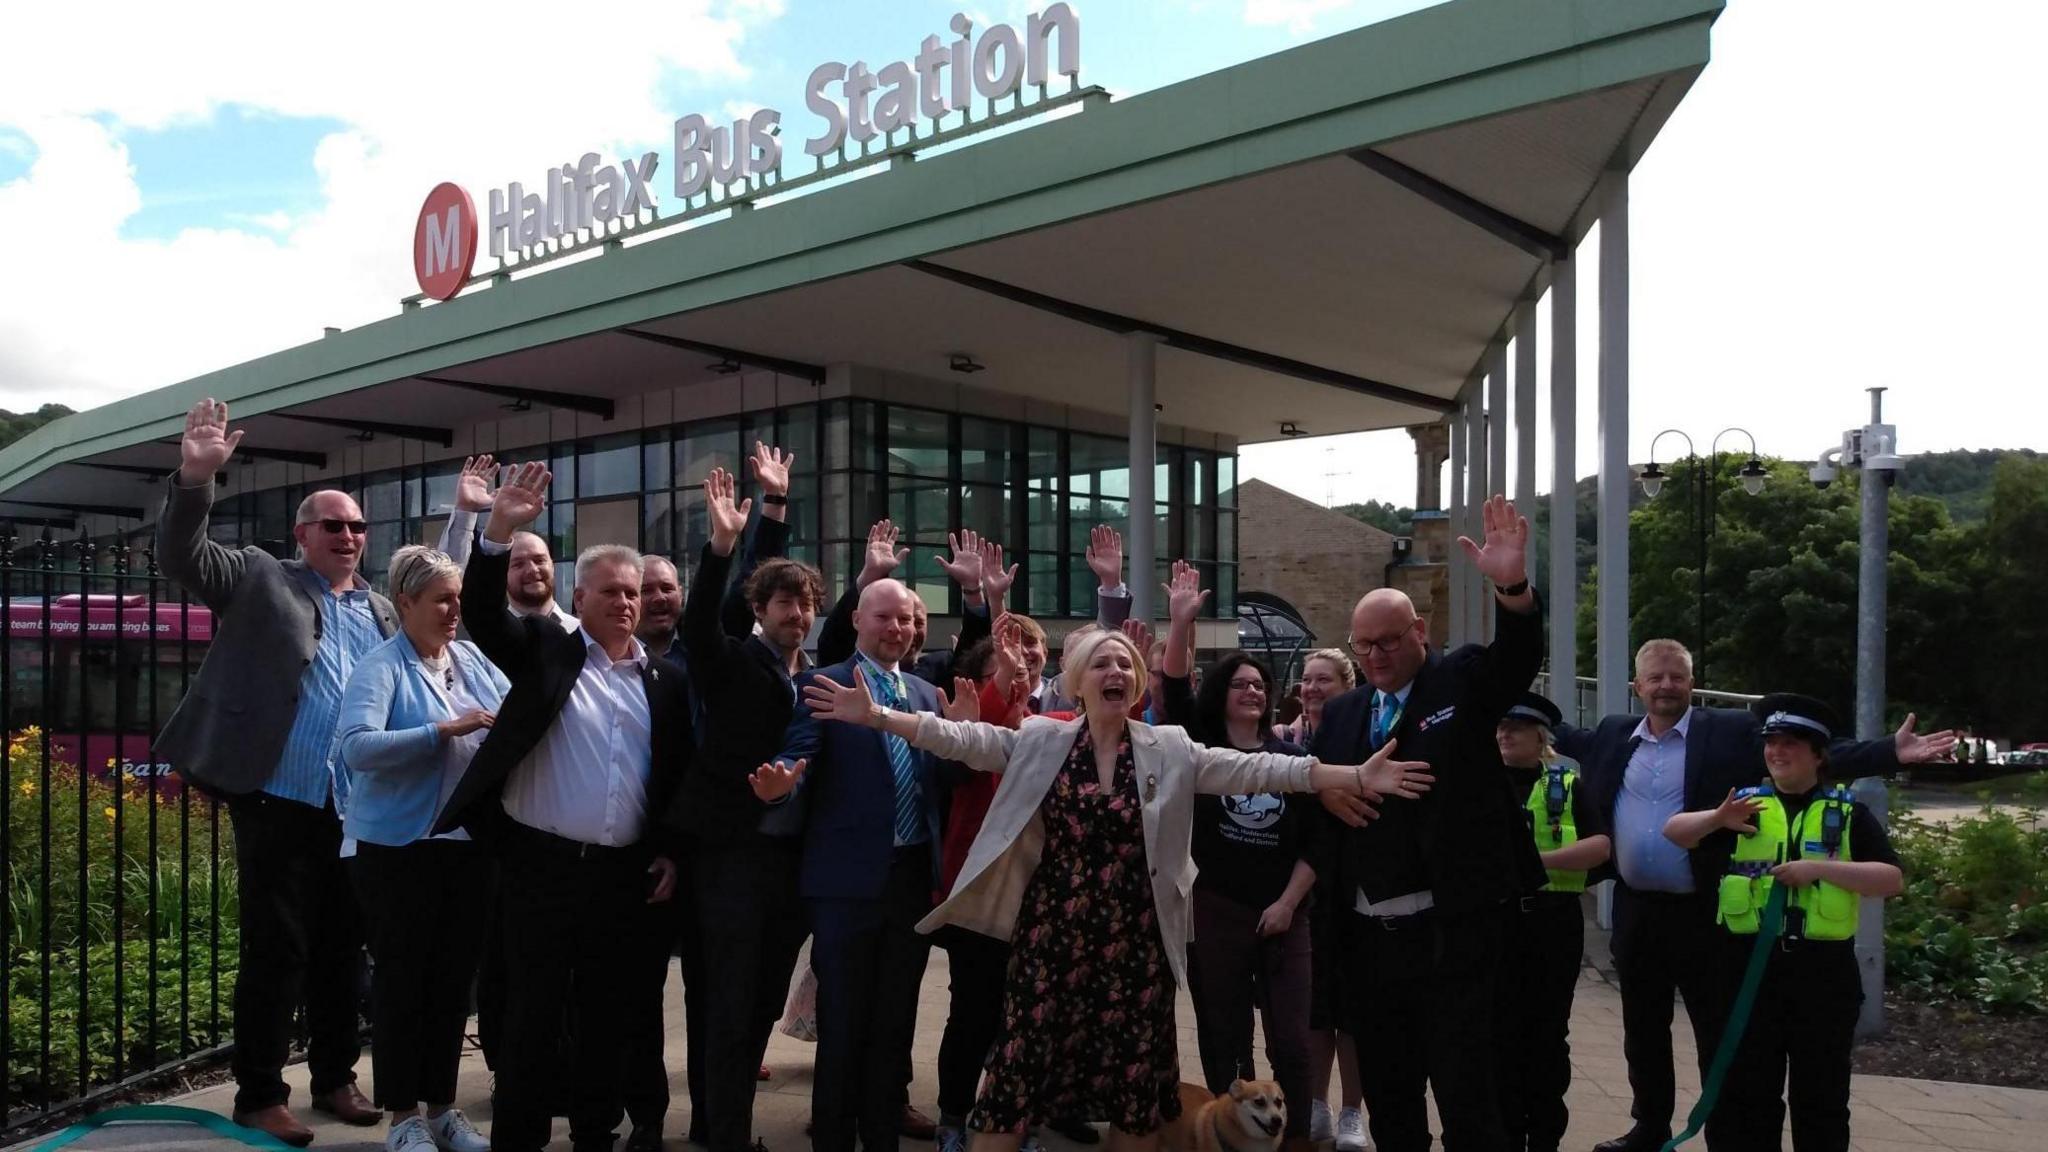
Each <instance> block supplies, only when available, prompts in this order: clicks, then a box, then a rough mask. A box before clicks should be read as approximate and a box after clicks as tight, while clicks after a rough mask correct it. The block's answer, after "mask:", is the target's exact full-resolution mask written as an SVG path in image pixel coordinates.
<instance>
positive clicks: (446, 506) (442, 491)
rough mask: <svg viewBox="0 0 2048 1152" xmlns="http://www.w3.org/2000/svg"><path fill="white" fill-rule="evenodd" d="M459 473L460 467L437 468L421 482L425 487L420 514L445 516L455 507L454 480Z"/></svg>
mask: <svg viewBox="0 0 2048 1152" xmlns="http://www.w3.org/2000/svg"><path fill="white" fill-rule="evenodd" d="M460 474H461V469H460V468H437V469H436V470H435V471H434V472H433V473H432V474H429V475H428V476H427V477H426V478H425V480H423V481H422V482H421V486H422V487H423V488H424V489H425V501H424V505H423V507H422V508H421V514H422V515H426V516H445V515H447V514H448V513H449V512H450V511H452V510H453V509H454V508H455V481H456V478H457V477H458V476H459V475H460Z"/></svg>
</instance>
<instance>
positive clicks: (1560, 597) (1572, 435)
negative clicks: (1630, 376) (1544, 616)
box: [1532, 259, 1598, 725]
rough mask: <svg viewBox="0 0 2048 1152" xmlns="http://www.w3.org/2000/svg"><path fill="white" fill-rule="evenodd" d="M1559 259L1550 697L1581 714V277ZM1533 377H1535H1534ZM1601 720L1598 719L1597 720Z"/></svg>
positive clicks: (1554, 306) (1554, 300) (1553, 284)
mask: <svg viewBox="0 0 2048 1152" xmlns="http://www.w3.org/2000/svg"><path fill="white" fill-rule="evenodd" d="M1578 266H1579V265H1578V261H1577V260H1574V259H1566V260H1559V261H1558V262H1557V263H1556V264H1554V265H1552V266H1551V277H1550V589H1549V596H1548V599H1549V601H1550V602H1549V603H1548V604H1546V605H1545V606H1544V607H1545V608H1546V609H1547V610H1548V611H1549V613H1550V692H1551V696H1550V698H1551V700H1552V701H1553V702H1555V703H1556V704H1557V706H1558V707H1560V708H1570V709H1571V710H1572V723H1574V724H1580V725H1583V724H1585V723H1586V717H1584V716H1581V715H1579V714H1578V709H1577V707H1576V706H1575V705H1576V704H1577V703H1578V677H1579V638H1578V627H1577V624H1578V615H1579V560H1578V545H1579V540H1578V533H1579V477H1578V470H1579V467H1578V455H1579V443H1578V434H1579V273H1578ZM1532 375H1533V374H1532ZM1594 719H1596V720H1597V719H1598V717H1594Z"/></svg>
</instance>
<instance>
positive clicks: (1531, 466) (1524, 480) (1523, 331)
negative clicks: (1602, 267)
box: [1514, 300, 1536, 516]
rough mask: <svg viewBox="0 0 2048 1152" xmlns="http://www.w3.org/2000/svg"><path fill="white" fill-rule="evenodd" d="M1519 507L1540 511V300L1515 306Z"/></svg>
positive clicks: (1529, 513)
mask: <svg viewBox="0 0 2048 1152" xmlns="http://www.w3.org/2000/svg"><path fill="white" fill-rule="evenodd" d="M1514 497H1515V505H1516V510H1517V511H1519V512H1520V513H1521V514H1522V515H1524V516H1534V515H1535V514H1536V302H1535V301H1534V300H1524V301H1522V302H1521V303H1520V304H1519V305H1516V307H1515V487H1514Z"/></svg>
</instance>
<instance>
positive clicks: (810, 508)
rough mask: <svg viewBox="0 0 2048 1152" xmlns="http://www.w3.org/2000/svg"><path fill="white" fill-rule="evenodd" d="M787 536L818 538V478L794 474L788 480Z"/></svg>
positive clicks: (792, 537)
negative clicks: (794, 475)
mask: <svg viewBox="0 0 2048 1152" xmlns="http://www.w3.org/2000/svg"><path fill="white" fill-rule="evenodd" d="M788 519H789V538H790V540H791V541H792V542H795V541H814V540H816V539H817V538H818V478H817V477H816V476H796V477H792V478H791V479H790V482H789V517H788Z"/></svg>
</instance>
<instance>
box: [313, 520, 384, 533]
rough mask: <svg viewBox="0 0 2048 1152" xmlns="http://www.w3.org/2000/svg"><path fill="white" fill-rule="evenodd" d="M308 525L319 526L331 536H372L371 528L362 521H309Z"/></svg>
mask: <svg viewBox="0 0 2048 1152" xmlns="http://www.w3.org/2000/svg"><path fill="white" fill-rule="evenodd" d="M306 523H308V524H318V525H319V526H320V530H321V531H323V532H326V533H327V534H328V535H330V536H339V535H341V534H342V533H343V532H346V533H348V534H349V535H351V536H368V535H369V534H370V526H369V525H368V524H365V523H363V522H362V521H361V520H308V521H306Z"/></svg>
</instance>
